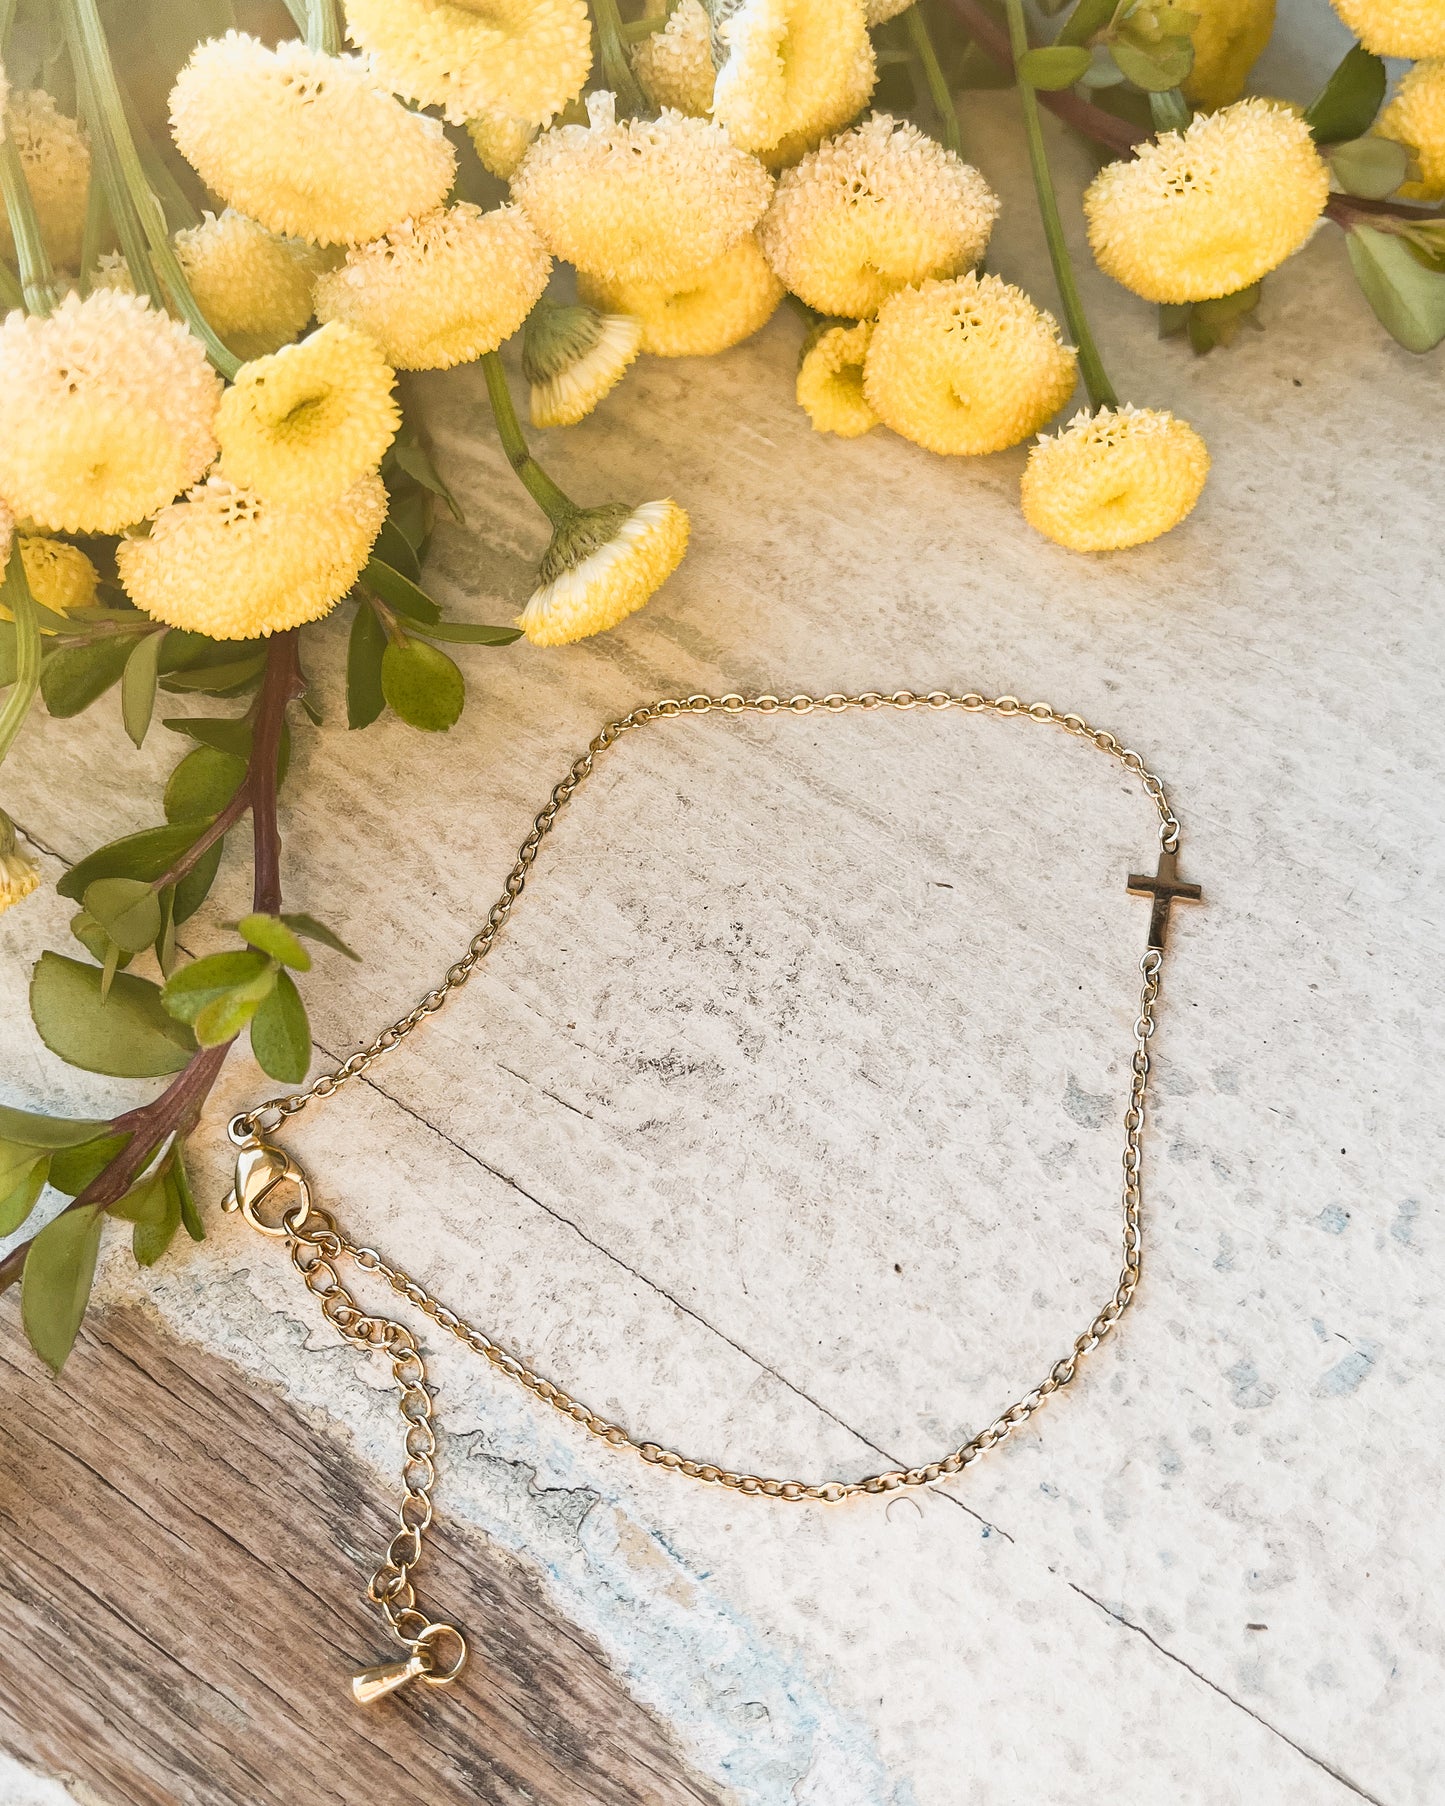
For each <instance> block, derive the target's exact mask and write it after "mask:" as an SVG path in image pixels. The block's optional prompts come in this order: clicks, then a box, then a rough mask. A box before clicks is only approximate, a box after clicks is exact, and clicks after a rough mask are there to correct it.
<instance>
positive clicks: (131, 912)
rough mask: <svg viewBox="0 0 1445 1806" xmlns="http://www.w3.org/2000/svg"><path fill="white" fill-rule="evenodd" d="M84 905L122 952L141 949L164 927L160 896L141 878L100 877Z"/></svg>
mask: <svg viewBox="0 0 1445 1806" xmlns="http://www.w3.org/2000/svg"><path fill="white" fill-rule="evenodd" d="M85 908H86V910H87V912H88V913H89V914H90V915H92V916H94V917H95V919H96V921H97V922H99V923H100V925H101V927H102V928H103V929H104V930H105V932H106V934H107V935H108V936H109V938H110V939H111V940H112V941H113V942H114V943H115V945H116V946H117V947H119V948H120V950H121V952H122V953H140V952H143V951H144V950H145V948H147V947H150V946H152V945H154V943H155V941H156V939H157V937H158V936H159V934H160V931H161V900H160V898H159V897H158V896H157V895H156V893H155V891H153V890H152V889H151V887H150V885H148V884H147V883H146V882H145V881H144V880H143V879H141V878H97V879H96V881H95V883H94V884H89V885H87V886H86V890H85Z"/></svg>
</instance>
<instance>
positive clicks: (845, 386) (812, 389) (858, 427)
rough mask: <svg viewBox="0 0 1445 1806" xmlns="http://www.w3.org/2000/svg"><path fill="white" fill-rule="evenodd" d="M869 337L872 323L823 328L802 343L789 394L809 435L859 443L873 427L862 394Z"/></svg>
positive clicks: (875, 419) (874, 423)
mask: <svg viewBox="0 0 1445 1806" xmlns="http://www.w3.org/2000/svg"><path fill="white" fill-rule="evenodd" d="M872 337H873V322H872V321H871V320H860V321H859V322H858V324H857V325H856V326H827V327H823V328H821V329H819V330H816V331H815V332H814V333H813V334H812V335H811V336H810V337H809V339H808V341H807V342H806V343H805V345H804V347H803V355H802V357H801V358H800V359H799V360H798V381H797V387H796V391H795V393H796V394H797V397H798V406H799V407H800V408H802V410H803V411H804V413H806V414H807V416H808V418H809V420H811V421H812V423H813V430H814V431H815V432H819V433H836V434H837V436H838V437H839V438H840V439H860V438H861V437H862V436H863V434H864V433H867V432H871V431H872V429H873V428H874V427H875V426H877V424H878V416H877V415H876V414H875V413H874V412H873V410H872V408H871V407H869V405H868V398H867V396H866V395H865V394H864V393H863V361H864V359H865V358H866V357H867V355H868V341H869V340H870V339H871V338H872Z"/></svg>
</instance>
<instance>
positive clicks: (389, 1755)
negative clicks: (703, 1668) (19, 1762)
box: [0, 1302, 721, 1806]
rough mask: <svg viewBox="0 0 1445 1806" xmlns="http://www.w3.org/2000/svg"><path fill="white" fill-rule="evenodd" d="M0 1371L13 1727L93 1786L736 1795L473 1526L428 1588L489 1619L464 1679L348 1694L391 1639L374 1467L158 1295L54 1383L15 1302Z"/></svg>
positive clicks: (120, 1790)
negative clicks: (161, 1314)
mask: <svg viewBox="0 0 1445 1806" xmlns="http://www.w3.org/2000/svg"><path fill="white" fill-rule="evenodd" d="M3 1314H4V1316H5V1317H6V1318H13V1317H14V1315H15V1314H16V1313H15V1310H14V1306H13V1303H8V1302H7V1307H6V1308H5V1309H4V1312H3ZM0 1386H3V1404H0V1531H3V1536H4V1544H5V1564H4V1568H3V1571H0V1600H3V1602H4V1611H5V1620H6V1632H7V1639H6V1640H7V1644H8V1648H9V1651H10V1654H9V1656H8V1657H7V1660H6V1661H5V1663H4V1664H3V1666H0V1748H4V1749H6V1750H8V1751H9V1752H10V1753H12V1754H13V1755H15V1756H17V1757H19V1758H21V1759H23V1760H24V1761H25V1762H26V1763H27V1764H29V1765H30V1766H32V1767H34V1768H36V1769H38V1770H40V1771H43V1772H45V1773H48V1774H51V1775H54V1776H56V1777H58V1778H61V1779H63V1780H65V1781H66V1782H67V1783H68V1784H69V1785H71V1786H72V1787H74V1789H75V1791H76V1792H77V1793H78V1794H79V1795H80V1797H82V1798H84V1799H86V1800H87V1801H90V1800H96V1801H102V1802H105V1803H106V1806H112V1803H113V1806H213V1803H215V1806H220V1803H221V1802H236V1801H242V1800H244V1801H246V1802H247V1803H248V1806H269V1803H270V1802H276V1806H332V1803H333V1802H334V1803H336V1806H341V1803H342V1802H345V1803H346V1806H353V1803H354V1802H355V1801H357V1800H358V1799H362V1798H366V1799H375V1800H384V1801H387V1802H391V1803H395V1806H411V1803H413V1802H415V1803H420V1802H422V1801H425V1802H426V1806H447V1803H448V1802H451V1801H458V1802H460V1801H467V1802H485V1803H486V1806H511V1803H512V1802H519V1803H520V1802H523V1801H526V1802H528V1803H529V1806H549V1803H551V1802H556V1803H557V1806H562V1802H567V1806H583V1803H587V1802H597V1803H598V1806H624V1803H625V1806H674V1803H675V1802H688V1803H689V1806H706V1803H709V1802H718V1801H720V1799H721V1796H720V1795H719V1794H718V1793H716V1792H715V1791H713V1790H712V1789H711V1788H710V1787H708V1786H707V1785H705V1784H703V1783H701V1782H699V1781H697V1780H695V1779H692V1778H690V1777H689V1776H688V1775H687V1773H686V1772H685V1770H684V1765H683V1763H682V1762H681V1760H680V1758H679V1757H678V1755H677V1753H676V1751H675V1749H674V1747H673V1745H672V1742H671V1739H670V1738H669V1736H668V1734H667V1733H666V1732H665V1731H664V1730H662V1729H661V1728H660V1727H659V1726H658V1725H657V1723H656V1722H654V1720H653V1719H652V1718H651V1717H650V1716H649V1715H648V1714H647V1713H646V1712H645V1711H644V1710H643V1708H642V1707H641V1706H639V1705H638V1703H637V1702H636V1701H635V1700H634V1699H632V1698H631V1696H630V1695H629V1694H628V1693H627V1692H626V1691H625V1689H624V1688H623V1686H622V1684H621V1682H620V1681H619V1679H618V1677H617V1676H616V1675H615V1674H614V1673H613V1672H612V1671H611V1669H610V1668H609V1667H608V1665H607V1663H606V1662H605V1660H604V1659H603V1657H602V1656H601V1655H600V1653H599V1652H598V1650H597V1649H596V1648H595V1647H594V1646H593V1645H592V1644H591V1643H590V1642H589V1641H588V1639H586V1638H585V1637H583V1636H581V1635H580V1634H579V1633H578V1632H577V1631H576V1629H575V1628H574V1627H572V1626H570V1625H569V1624H567V1623H566V1622H565V1621H563V1620H561V1619H560V1618H559V1617H558V1615H557V1614H556V1613H555V1611H554V1610H552V1609H551V1608H550V1607H549V1605H548V1603H547V1601H546V1600H545V1599H544V1598H543V1597H542V1595H541V1592H540V1589H539V1587H538V1586H537V1584H536V1583H535V1582H534V1581H533V1580H532V1579H531V1578H530V1577H529V1576H527V1575H525V1574H524V1573H523V1572H522V1571H521V1570H520V1569H519V1568H518V1567H517V1565H516V1564H515V1563H514V1562H513V1561H512V1560H511V1559H510V1558H509V1557H507V1556H505V1555H504V1554H502V1553H501V1552H500V1551H498V1550H497V1549H495V1548H493V1547H492V1546H490V1545H489V1544H488V1543H487V1542H486V1541H485V1540H484V1539H482V1538H480V1537H478V1536H475V1535H467V1534H464V1533H460V1532H458V1531H457V1530H456V1529H455V1528H454V1527H452V1526H447V1525H443V1524H440V1523H439V1525H438V1527H437V1530H436V1533H435V1535H434V1537H433V1538H432V1539H430V1540H429V1542H428V1550H429V1553H428V1558H427V1559H428V1567H427V1569H426V1571H425V1575H424V1580H423V1584H424V1586H425V1587H426V1588H428V1589H430V1590H431V1591H432V1592H433V1593H434V1596H435V1597H437V1598H445V1599H446V1600H447V1601H448V1604H449V1606H451V1607H453V1608H454V1609H455V1611H456V1612H457V1614H458V1616H459V1618H460V1620H461V1622H463V1623H465V1624H468V1625H470V1626H472V1627H474V1629H475V1630H476V1631H481V1630H482V1628H483V1627H486V1629H485V1642H483V1641H482V1639H481V1638H480V1637H474V1639H473V1661H472V1664H471V1666H470V1668H469V1669H468V1672H467V1675H466V1678H465V1681H464V1682H463V1683H462V1684H461V1685H460V1686H459V1687H458V1688H457V1690H456V1691H454V1692H450V1693H444V1692H442V1691H441V1690H439V1689H432V1690H430V1691H428V1690H426V1689H416V1690H415V1691H413V1692H411V1693H410V1694H403V1695H401V1696H398V1697H397V1698H395V1699H394V1700H392V1701H390V1702H388V1703H386V1704H384V1705H382V1706H379V1707H376V1708H372V1709H371V1710H370V1711H367V1712H363V1711H362V1709H361V1708H359V1707H357V1706H356V1705H354V1704H353V1702H352V1700H351V1697H350V1692H349V1687H348V1677H349V1675H350V1673H351V1671H352V1670H353V1669H354V1668H355V1667H357V1666H360V1665H361V1664H362V1663H364V1662H369V1661H374V1660H386V1659H389V1658H388V1655H387V1652H386V1647H385V1640H384V1638H381V1637H379V1635H378V1629H377V1625H376V1622H375V1620H374V1619H373V1618H372V1617H371V1615H370V1614H369V1613H368V1612H367V1611H366V1610H365V1608H364V1607H363V1606H362V1605H361V1603H360V1600H359V1591H360V1581H361V1574H362V1567H361V1563H362V1561H363V1559H364V1558H365V1556H366V1555H368V1554H369V1553H370V1552H371V1551H373V1550H378V1549H380V1548H381V1547H382V1546H383V1545H384V1542H385V1536H386V1530H385V1526H384V1522H383V1502H382V1501H381V1500H380V1499H379V1498H378V1497H377V1494H376V1488H375V1485H374V1483H373V1482H372V1481H371V1480H370V1479H369V1477H368V1476H367V1475H366V1474H365V1472H364V1471H363V1470H362V1469H361V1468H360V1467H359V1465H358V1464H357V1463H356V1461H355V1460H354V1458H353V1457H352V1456H351V1455H350V1454H349V1453H348V1452H347V1451H346V1450H345V1449H343V1448H342V1447H341V1446H340V1445H339V1444H338V1443H337V1442H336V1441H335V1440H334V1439H332V1438H331V1437H329V1436H328V1435H327V1434H325V1433H324V1432H318V1431H316V1430H314V1429H313V1428H312V1427H311V1426H310V1425H308V1424H307V1423H305V1422H304V1421H303V1420H302V1419H301V1417H300V1416H299V1414H298V1413H297V1412H296V1411H295V1410H293V1409H292V1408H291V1407H290V1406H288V1405H287V1404H286V1403H285V1402H284V1401H283V1400H281V1399H279V1398H277V1397H275V1396H273V1395H272V1394H271V1393H269V1392H267V1391H265V1390H263V1389H260V1388H256V1387H253V1386H250V1385H248V1383H247V1382H246V1380H245V1378H244V1376H243V1375H241V1374H240V1373H238V1372H237V1371H236V1370H235V1368H234V1367H231V1366H229V1365H227V1364H226V1363H224V1362H222V1361H220V1360H217V1359H215V1358H213V1357H212V1356H210V1355H206V1354H203V1353H200V1352H198V1351H197V1350H195V1349H194V1348H183V1347H182V1346H181V1345H180V1344H178V1343H176V1342H174V1341H172V1340H171V1339H170V1338H169V1337H168V1336H166V1335H165V1333H164V1332H163V1331H161V1330H159V1329H158V1328H157V1326H156V1325H155V1323H154V1322H153V1321H152V1320H150V1319H149V1318H147V1317H146V1316H145V1315H144V1314H143V1313H141V1312H139V1311H126V1310H122V1311H114V1312H110V1313H108V1314H107V1315H105V1316H103V1317H102V1318H100V1319H99V1320H98V1321H95V1322H93V1323H91V1324H90V1325H89V1326H88V1328H87V1330H86V1331H85V1333H84V1334H83V1335H82V1337H81V1340H80V1342H79V1344H78V1345H77V1347H76V1351H75V1354H74V1355H73V1357H72V1359H71V1361H70V1363H69V1365H68V1366H67V1368H66V1370H65V1373H64V1375H63V1377H62V1378H61V1379H60V1380H58V1381H52V1380H50V1379H49V1378H48V1377H46V1376H44V1375H43V1374H42V1373H41V1372H40V1371H39V1370H38V1369H37V1366H36V1364H35V1363H34V1361H33V1359H31V1358H30V1357H29V1356H28V1355H26V1354H24V1353H22V1352H21V1339H20V1336H19V1333H18V1324H16V1323H14V1322H7V1323H6V1325H5V1332H4V1334H3V1336H0ZM338 1545H340V1547H338ZM343 1549H344V1550H345V1551H346V1552H347V1553H343V1552H342V1551H343ZM347 1554H350V1555H351V1556H352V1560H351V1561H348V1559H347ZM419 1579H422V1577H421V1576H419Z"/></svg>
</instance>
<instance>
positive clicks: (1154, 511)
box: [1022, 402, 1209, 552]
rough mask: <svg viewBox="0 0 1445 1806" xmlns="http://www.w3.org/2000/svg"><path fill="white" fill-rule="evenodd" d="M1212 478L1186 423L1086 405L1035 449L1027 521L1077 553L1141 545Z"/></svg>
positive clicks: (1025, 493) (1161, 414)
mask: <svg viewBox="0 0 1445 1806" xmlns="http://www.w3.org/2000/svg"><path fill="white" fill-rule="evenodd" d="M1208 475H1209V453H1208V451H1207V450H1206V449H1205V444H1204V441H1203V440H1202V439H1201V438H1200V437H1199V434H1198V433H1196V432H1195V430H1194V428H1193V427H1192V426H1190V425H1189V424H1188V422H1187V421H1183V420H1176V419H1175V417H1174V416H1173V415H1172V414H1170V413H1166V412H1165V411H1163V410H1162V409H1158V408H1131V407H1130V406H1129V405H1128V403H1127V402H1126V403H1125V404H1124V406H1122V407H1120V408H1100V409H1099V411H1098V412H1097V413H1090V412H1089V411H1088V410H1087V409H1085V410H1084V412H1083V413H1080V414H1076V415H1075V416H1074V418H1073V419H1072V420H1071V421H1070V422H1069V424H1068V425H1067V426H1066V427H1065V428H1064V429H1063V430H1062V431H1061V432H1058V433H1053V434H1049V433H1045V434H1044V435H1043V436H1042V437H1041V438H1040V440H1039V442H1038V444H1037V445H1035V446H1034V447H1033V449H1032V450H1031V451H1030V453H1029V461H1028V464H1027V466H1026V468H1025V470H1024V476H1023V488H1022V499H1023V511H1024V519H1025V520H1026V521H1027V522H1028V523H1029V525H1030V526H1031V527H1034V528H1036V529H1037V530H1038V531H1039V532H1040V533H1042V534H1044V535H1045V537H1046V538H1048V539H1052V540H1053V541H1055V543H1056V544H1058V545H1061V546H1067V547H1068V549H1069V550H1070V551H1071V552H1112V551H1117V550H1118V549H1119V548H1120V547H1122V546H1139V545H1143V544H1144V543H1145V542H1146V541H1147V540H1151V539H1158V537H1159V536H1160V534H1161V533H1167V532H1168V531H1169V529H1170V528H1171V527H1177V526H1178V525H1179V523H1180V521H1182V520H1183V519H1184V517H1185V515H1186V514H1188V513H1189V511H1190V510H1191V509H1192V508H1193V506H1194V504H1195V503H1196V502H1197V501H1198V500H1199V497H1200V494H1201V492H1202V491H1203V488H1204V482H1205V479H1206V477H1208Z"/></svg>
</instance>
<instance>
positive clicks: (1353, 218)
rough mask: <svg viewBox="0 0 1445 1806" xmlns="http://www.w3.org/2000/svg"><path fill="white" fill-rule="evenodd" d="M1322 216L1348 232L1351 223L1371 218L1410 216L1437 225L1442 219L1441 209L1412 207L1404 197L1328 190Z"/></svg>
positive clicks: (1363, 223)
mask: <svg viewBox="0 0 1445 1806" xmlns="http://www.w3.org/2000/svg"><path fill="white" fill-rule="evenodd" d="M1325 218H1326V219H1330V220H1333V221H1334V223H1335V224H1336V225H1337V226H1339V227H1341V228H1342V229H1343V230H1344V231H1346V232H1348V231H1349V229H1350V227H1351V226H1359V225H1367V224H1368V223H1369V222H1370V221H1371V220H1378V219H1399V220H1413V221H1415V222H1416V223H1417V224H1419V225H1422V226H1428V225H1438V224H1439V223H1440V221H1441V220H1445V209H1442V208H1439V207H1412V206H1410V205H1409V203H1408V202H1406V201H1367V200H1366V199H1365V198H1364V196H1363V195H1358V194H1332V195H1331V196H1330V198H1329V199H1328V200H1327V201H1326V202H1325Z"/></svg>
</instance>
